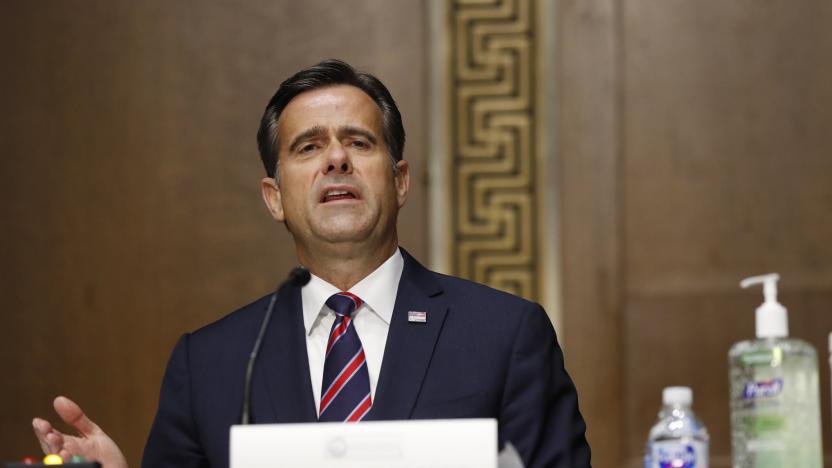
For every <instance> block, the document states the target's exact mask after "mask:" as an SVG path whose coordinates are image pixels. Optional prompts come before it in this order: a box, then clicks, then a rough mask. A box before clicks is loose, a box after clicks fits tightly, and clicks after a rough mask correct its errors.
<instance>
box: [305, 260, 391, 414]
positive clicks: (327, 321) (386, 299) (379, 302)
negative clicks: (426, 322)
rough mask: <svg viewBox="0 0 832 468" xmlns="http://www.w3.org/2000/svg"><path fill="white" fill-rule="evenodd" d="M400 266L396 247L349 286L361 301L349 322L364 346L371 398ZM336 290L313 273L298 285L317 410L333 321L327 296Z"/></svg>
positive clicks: (388, 326) (376, 382) (317, 408)
mask: <svg viewBox="0 0 832 468" xmlns="http://www.w3.org/2000/svg"><path fill="white" fill-rule="evenodd" d="M403 269H404V258H403V257H402V254H401V252H399V249H396V251H395V252H394V253H393V255H392V256H391V257H390V258H388V259H387V261H385V262H384V263H382V264H381V266H379V267H378V268H376V270H375V271H373V272H372V273H370V274H369V275H367V276H366V277H365V278H364V279H362V280H361V281H359V282H358V284H356V285H355V286H353V287H352V288H350V290H349V292H351V293H353V294H355V295H356V296H358V297H360V298H361V300H362V301H363V303H362V304H361V307H359V308H358V310H356V311H355V312H353V314H352V317H353V321H352V324H353V326H354V327H355V331H356V333H358V338H359V339H361V345H362V346H363V347H364V356H365V357H366V359H367V371H368V372H369V373H370V394H371V395H372V398H373V399H375V396H376V385H377V384H378V374H379V372H380V371H381V361H382V359H383V358H384V346H385V344H386V343H387V332H388V331H389V329H390V319H391V318H392V317H393V306H394V305H395V303H396V293H397V292H398V290H399V280H400V279H401V277H402V270H403ZM338 292H341V290H339V289H338V288H336V287H335V286H333V285H331V284H329V283H327V282H326V281H324V280H322V279H321V278H319V277H317V276H315V275H312V278H311V279H310V280H309V283H307V284H306V286H304V287H303V289H301V298H302V300H303V326H304V328H305V329H306V353H307V355H308V356H309V376H310V378H311V380H312V393H313V395H314V396H315V411H320V406H321V381H322V380H323V376H324V357H325V355H326V344H327V340H328V339H329V332H330V330H331V329H332V324H333V323H335V312H333V311H332V309H330V308H329V307H327V305H326V300H327V299H329V297H330V296H332V295H333V294H335V293H338Z"/></svg>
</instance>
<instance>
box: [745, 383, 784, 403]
mask: <svg viewBox="0 0 832 468" xmlns="http://www.w3.org/2000/svg"><path fill="white" fill-rule="evenodd" d="M782 391H783V379H770V380H762V381H760V382H747V383H746V384H745V388H744V389H743V391H742V399H743V400H755V399H757V398H771V397H775V396H777V395H779V394H780V392H782Z"/></svg>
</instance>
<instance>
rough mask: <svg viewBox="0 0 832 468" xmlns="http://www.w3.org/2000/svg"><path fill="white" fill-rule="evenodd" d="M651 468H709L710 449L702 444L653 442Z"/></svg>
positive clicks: (694, 442)
mask: <svg viewBox="0 0 832 468" xmlns="http://www.w3.org/2000/svg"><path fill="white" fill-rule="evenodd" d="M650 452H651V453H650V463H649V465H648V467H649V468H708V447H707V446H706V445H705V444H703V443H702V442H696V441H692V442H688V443H684V442H679V441H667V442H653V444H652V445H651V449H650Z"/></svg>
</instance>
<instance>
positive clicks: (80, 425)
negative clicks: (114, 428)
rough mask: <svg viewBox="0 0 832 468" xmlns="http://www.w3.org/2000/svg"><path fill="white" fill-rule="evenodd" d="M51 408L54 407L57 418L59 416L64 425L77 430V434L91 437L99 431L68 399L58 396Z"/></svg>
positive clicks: (79, 408) (78, 407)
mask: <svg viewBox="0 0 832 468" xmlns="http://www.w3.org/2000/svg"><path fill="white" fill-rule="evenodd" d="M53 406H54V407H55V412H56V413H58V416H60V417H61V419H63V420H64V422H65V423H67V424H69V425H70V426H73V427H74V428H75V429H78V432H80V433H81V434H83V435H85V436H91V435H93V434H95V433H97V432H98V431H100V429H99V428H98V426H97V425H96V424H95V423H94V422H92V421H90V418H88V417H87V415H86V414H84V411H82V410H81V407H80V406H78V405H77V404H76V403H75V402H74V401H72V400H70V399H69V398H67V397H63V396H59V397H58V398H55V401H54V402H53Z"/></svg>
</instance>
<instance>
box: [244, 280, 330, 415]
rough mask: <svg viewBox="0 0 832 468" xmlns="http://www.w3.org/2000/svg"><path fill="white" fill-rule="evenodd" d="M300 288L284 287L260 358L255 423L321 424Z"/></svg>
mask: <svg viewBox="0 0 832 468" xmlns="http://www.w3.org/2000/svg"><path fill="white" fill-rule="evenodd" d="M302 307H303V306H302V304H301V298H300V288H298V287H294V286H285V287H283V288H282V289H281V290H280V293H279V294H278V298H277V303H276V304H275V309H274V313H273V315H272V318H271V322H270V323H269V327H268V329H267V330H266V335H265V336H264V337H263V345H262V348H261V350H260V355H259V356H258V358H257V360H258V362H257V365H256V370H255V378H257V377H259V378H258V379H257V381H258V382H259V383H260V385H254V387H253V395H252V399H253V402H252V410H253V411H254V417H253V418H252V419H253V421H254V422H255V423H272V422H313V421H317V420H318V416H317V412H316V411H315V400H314V398H313V396H312V384H311V382H310V379H309V358H308V356H307V353H306V335H305V330H304V328H303V318H302V315H303V314H302Z"/></svg>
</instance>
